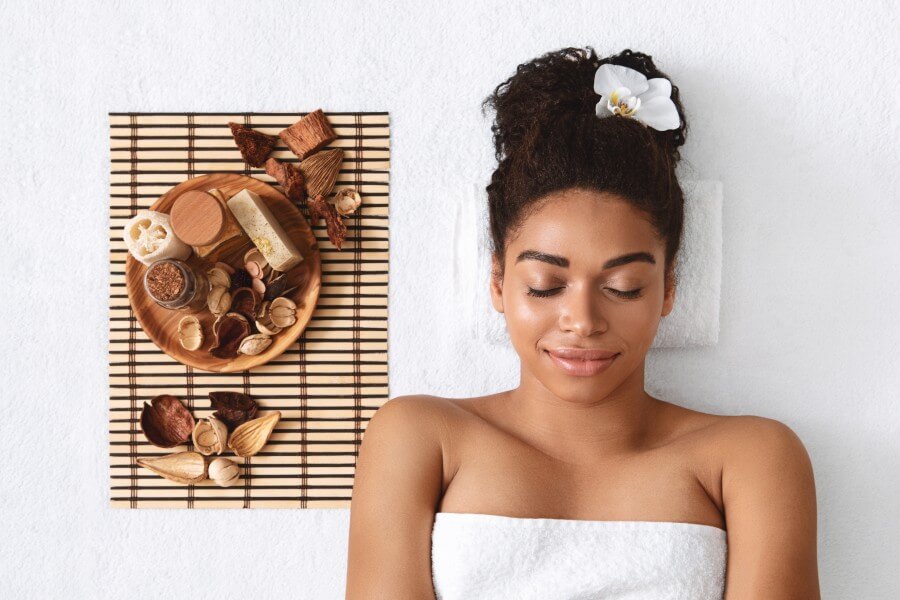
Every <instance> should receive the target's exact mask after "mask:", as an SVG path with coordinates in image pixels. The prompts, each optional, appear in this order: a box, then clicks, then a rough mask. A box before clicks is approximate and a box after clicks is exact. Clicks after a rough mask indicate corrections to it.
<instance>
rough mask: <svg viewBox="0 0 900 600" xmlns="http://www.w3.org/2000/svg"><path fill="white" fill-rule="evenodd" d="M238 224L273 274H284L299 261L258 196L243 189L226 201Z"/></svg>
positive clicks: (286, 238)
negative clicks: (270, 266) (275, 272)
mask: <svg viewBox="0 0 900 600" xmlns="http://www.w3.org/2000/svg"><path fill="white" fill-rule="evenodd" d="M228 208H229V210H231V213H232V214H233V215H234V217H235V218H236V219H237V221H238V223H240V224H241V227H242V228H243V229H244V231H245V232H246V233H247V236H248V237H249V238H250V239H251V240H253V244H254V245H255V246H256V247H257V248H259V251H260V252H262V255H263V256H264V257H265V259H266V260H267V261H268V263H269V264H270V265H272V268H273V269H275V270H276V271H287V270H288V269H290V268H291V267H293V266H294V265H297V264H298V263H299V262H300V261H301V260H303V255H302V254H300V251H299V250H297V246H295V245H294V243H293V242H292V241H291V238H290V237H288V234H287V233H286V232H285V230H284V228H283V227H282V226H281V223H279V222H278V220H277V219H276V218H275V216H274V215H273V214H272V211H270V210H269V207H268V206H266V203H265V201H263V199H262V198H260V197H259V195H258V194H256V193H254V192H252V191H250V190H248V189H243V190H241V191H240V192H238V193H237V194H235V195H234V196H232V197H231V198H230V199H229V200H228Z"/></svg>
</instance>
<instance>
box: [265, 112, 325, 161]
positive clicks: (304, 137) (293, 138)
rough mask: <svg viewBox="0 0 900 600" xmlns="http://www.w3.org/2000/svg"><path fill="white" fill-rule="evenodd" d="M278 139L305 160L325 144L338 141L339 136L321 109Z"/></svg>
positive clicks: (291, 127) (286, 130)
mask: <svg viewBox="0 0 900 600" xmlns="http://www.w3.org/2000/svg"><path fill="white" fill-rule="evenodd" d="M278 137H280V138H281V139H282V140H284V143H285V144H287V146H288V148H290V149H291V151H292V152H293V153H294V154H296V155H297V156H298V157H300V159H301V160H303V159H304V158H306V157H307V156H309V155H310V154H312V153H313V152H315V151H316V150H318V149H319V148H321V147H322V146H324V145H325V144H328V143H329V142H332V141H334V140H336V139H337V134H336V133H335V132H334V129H332V128H331V124H330V123H329V122H328V118H327V117H326V116H325V113H324V112H322V109H321V108H320V109H317V110H314V111H313V112H311V113H309V114H308V115H306V116H305V117H303V118H302V119H300V120H299V121H297V122H296V123H294V124H293V125H291V126H290V127H288V128H287V129H283V130H282V131H281V132H279V134H278Z"/></svg>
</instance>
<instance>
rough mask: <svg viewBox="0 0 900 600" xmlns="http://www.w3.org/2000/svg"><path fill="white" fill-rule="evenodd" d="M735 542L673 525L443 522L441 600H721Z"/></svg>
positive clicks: (455, 517) (450, 518) (465, 516)
mask: <svg viewBox="0 0 900 600" xmlns="http://www.w3.org/2000/svg"><path fill="white" fill-rule="evenodd" d="M726 559H727V541H726V533H725V531H724V530H722V529H719V528H718V527H713V526H711V525H699V524H693V523H675V522H670V521H579V520H573V519H529V518H519V517H504V516H499V515H484V514H473V513H443V512H439V513H437V514H436V515H435V521H434V528H433V530H432V550H431V568H432V580H433V583H434V589H435V593H436V596H437V600H482V599H483V600H531V599H535V600H538V599H539V600H592V599H595V598H596V599H600V598H602V599H604V600H638V599H640V600H650V599H652V600H712V599H715V600H721V599H722V596H723V594H724V586H725V568H726Z"/></svg>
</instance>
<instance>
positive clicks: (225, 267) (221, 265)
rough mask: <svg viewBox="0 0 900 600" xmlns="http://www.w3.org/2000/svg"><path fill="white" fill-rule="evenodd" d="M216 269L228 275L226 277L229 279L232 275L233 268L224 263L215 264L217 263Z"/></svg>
mask: <svg viewBox="0 0 900 600" xmlns="http://www.w3.org/2000/svg"><path fill="white" fill-rule="evenodd" d="M216 268H217V269H222V270H223V271H225V272H226V273H228V276H229V277H231V276H232V275H234V267H232V266H231V265H229V264H228V263H226V262H217V263H216Z"/></svg>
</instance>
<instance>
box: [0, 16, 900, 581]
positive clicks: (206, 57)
mask: <svg viewBox="0 0 900 600" xmlns="http://www.w3.org/2000/svg"><path fill="white" fill-rule="evenodd" d="M379 4H381V3H374V2H372V3H368V4H367V5H363V4H362V3H344V2H316V3H312V2H307V3H302V5H301V3H300V2H284V3H275V2H223V1H219V2H215V3H213V2H208V3H207V2H190V3H188V2H173V1H166V2H154V3H150V2H147V3H125V2H109V3H103V4H101V3H96V2H86V1H83V2H79V3H75V2H69V3H64V4H60V5H58V6H56V5H51V4H50V3H41V5H39V4H38V3H37V2H12V1H5V0H3V1H2V2H0V6H2V9H0V15H2V18H0V53H2V61H0V89H2V91H0V111H2V112H0V147H2V149H3V152H2V156H3V160H2V161H0V172H2V182H3V191H2V195H0V198H2V200H0V202H2V213H0V215H2V216H0V234H2V237H0V239H3V240H5V244H3V251H2V254H3V265H4V270H3V274H4V278H3V283H4V284H5V286H4V287H5V289H6V293H3V294H0V308H2V310H0V315H2V317H0V322H2V323H3V325H2V336H0V345H2V352H3V354H2V357H3V360H2V361H0V365H2V366H0V369H2V371H0V373H2V382H3V386H2V389H0V398H2V400H0V402H2V405H0V406H2V410H0V448H2V454H0V596H3V597H5V598H26V597H34V598H52V597H73V598H119V597H126V596H127V597H130V598H158V597H171V598H198V597H208V598H229V597H239V596H241V597H249V598H252V597H260V596H261V595H262V592H263V591H264V592H265V595H267V596H269V597H273V598H274V597H294V598H297V597H300V598H315V599H320V598H321V599H326V598H342V597H343V583H344V574H345V571H344V569H345V558H346V557H345V553H346V535H347V525H348V521H347V517H348V513H347V511H345V510H332V511H315V510H308V511H299V510H298V511H290V510H277V511H264V510H254V511H237V510H236V511H193V512H188V511H186V510H183V511H177V510H176V511H152V510H140V511H129V510H113V509H110V508H109V507H108V501H107V497H108V489H107V487H108V479H107V476H108V471H107V434H106V431H107V422H106V419H107V412H106V411H107V388H106V384H107V381H106V355H105V351H106V337H107V329H106V328H107V321H106V294H107V290H106V277H107V276H106V273H107V246H106V243H105V239H106V233H107V229H106V228H107V208H106V207H107V201H108V199H107V177H108V166H109V165H108V162H107V160H108V154H107V147H108V140H107V135H108V132H107V117H106V114H107V112H108V111H129V110H134V111H223V110H239V111H243V110H255V111H281V110H310V109H313V108H316V107H319V106H323V107H325V108H326V110H334V111H340V110H389V111H390V112H391V119H392V134H393V140H392V163H393V168H392V173H391V183H392V186H391V187H392V190H391V191H392V198H391V202H392V207H391V248H392V257H391V284H390V287H391V290H390V295H391V303H390V320H391V326H390V340H389V343H390V371H391V382H392V385H391V395H392V396H396V395H401V394H408V393H414V392H426V393H432V394H438V395H449V396H463V395H469V394H478V393H484V392H488V391H492V390H498V389H501V388H504V387H505V386H511V385H514V384H515V383H516V375H517V368H516V357H515V355H514V354H513V353H512V351H511V350H510V351H507V352H505V353H504V352H501V355H500V356H498V355H497V353H498V351H497V350H496V349H495V348H493V347H490V346H487V345H483V344H482V343H481V342H476V341H474V340H472V339H469V338H468V337H467V334H468V332H469V331H470V328H469V327H465V326H461V325H460V323H459V322H458V320H457V317H458V315H459V314H460V311H461V307H462V306H464V305H465V302H466V299H465V298H460V297H457V296H455V295H454V292H453V290H454V289H455V288H454V281H453V279H452V274H453V265H452V257H453V255H454V254H453V252H454V244H453V239H452V236H453V231H454V222H453V215H455V214H456V208H457V207H456V205H455V203H458V202H463V201H470V200H471V189H472V184H473V182H475V183H477V182H483V183H485V184H486V183H487V180H488V177H489V174H490V171H491V169H492V166H493V165H492V156H491V152H492V148H491V146H490V145H489V142H490V133H489V130H488V126H489V123H488V122H487V121H486V120H485V119H484V118H483V117H482V116H481V114H480V112H479V102H480V101H481V100H482V99H483V98H484V97H485V96H486V95H487V94H488V93H489V92H490V91H491V89H492V88H493V86H495V85H496V84H497V83H499V82H500V81H502V80H503V79H505V78H506V77H507V76H508V75H510V74H511V73H512V72H513V70H514V68H515V66H516V65H517V64H519V63H521V62H524V61H526V60H528V59H531V58H533V57H535V56H537V55H538V54H541V53H543V52H546V51H549V50H552V49H556V48H559V47H562V46H566V45H587V44H590V45H594V46H595V47H596V48H597V49H598V50H599V51H601V52H611V51H617V50H620V49H622V48H625V47H631V48H632V49H635V50H641V51H644V52H647V53H649V54H652V55H653V56H654V57H655V58H656V59H657V60H658V63H659V65H660V67H661V68H662V69H663V70H665V71H667V72H668V73H669V74H670V75H671V77H672V78H673V80H674V82H675V83H676V85H678V86H679V87H680V88H681V92H682V99H683V101H684V104H685V106H686V107H687V111H688V113H689V118H690V127H691V130H690V138H689V141H688V144H687V147H686V149H685V151H684V155H685V156H686V162H685V165H684V171H683V173H684V176H686V177H695V178H700V179H718V180H720V181H722V182H723V189H724V194H725V202H724V212H723V217H724V228H725V231H724V240H725V256H724V271H723V279H722V286H723V299H722V300H723V304H722V309H721V319H722V321H721V323H722V329H721V337H720V343H719V345H717V346H715V347H707V348H703V349H690V350H682V351H673V350H658V351H656V350H655V351H652V354H651V356H650V357H649V362H648V380H649V381H648V385H649V387H650V389H651V392H652V393H655V394H659V395H661V396H662V397H664V398H667V399H669V400H671V401H675V402H679V403H682V404H684V405H686V406H690V407H693V408H697V409H700V410H706V411H711V412H716V413H723V414H746V413H750V414H757V415H764V416H767V417H772V418H775V419H779V420H782V421H784V422H785V423H787V424H789V425H790V426H791V427H793V428H794V430H795V431H797V433H798V434H799V435H800V437H801V438H802V439H803V441H804V442H805V444H806V446H807V448H808V450H809V452H810V454H811V456H812V459H813V463H814V466H815V474H816V481H817V488H818V500H819V530H820V541H819V551H820V571H821V578H822V589H823V592H824V597H826V598H841V599H843V598H846V599H856V598H867V599H870V598H896V597H900V580H898V578H897V572H896V565H897V564H898V562H897V561H898V558H900V556H898V539H900V516H898V512H897V506H898V498H900V482H898V479H900V477H898V475H900V474H898V471H900V462H898V458H900V441H898V440H900V408H898V400H897V390H898V388H900V369H898V368H897V367H898V358H897V354H898V350H900V348H898V341H897V340H898V335H897V334H898V333H900V331H898V329H900V328H898V326H897V308H896V307H897V306H898V304H900V281H898V276H897V274H898V272H900V237H898V226H900V214H898V197H897V189H898V185H897V172H898V164H897V156H898V139H897V136H898V118H897V110H896V99H897V97H898V89H897V83H896V65H897V58H898V56H897V55H898V44H897V37H896V35H895V34H896V31H897V11H896V7H895V6H894V7H893V8H889V4H890V3H888V2H868V3H865V2H864V3H856V4H852V5H851V4H848V3H845V2H838V1H835V0H831V1H822V0H820V1H818V2H813V1H811V0H806V1H802V2H794V3H784V2H761V1H756V2H753V3H747V4H746V6H739V5H735V4H734V3H728V5H726V4H725V3H713V2H709V3H703V2H682V3H678V2H672V1H671V0H662V1H657V0H647V1H645V2H639V3H622V2H611V1H607V2H590V1H583V2H577V3H576V2H573V3H570V4H569V5H568V7H567V8H562V7H557V6H556V5H557V3H551V2H538V1H532V2H520V3H515V4H511V3H510V2H508V1H506V2H502V1H499V2H486V1H484V0H482V1H481V2H477V3H476V2H471V3H467V4H466V5H464V4H463V3H462V2H454V3H449V2H448V3H441V4H442V6H434V7H432V8H430V9H428V10H423V9H422V8H421V7H420V5H421V4H422V3H421V2H403V3H401V2H393V3H390V4H391V7H390V9H388V8H387V6H386V5H387V3H384V4H385V7H379V6H377V5H379ZM891 31H893V32H894V35H891V34H890V32H891ZM448 298H449V299H452V301H448V300H447V299H448ZM434 339H443V340H446V343H444V344H442V345H439V346H437V347H436V346H435V344H433V343H431V341H432V340H434ZM423 348H428V349H429V351H430V352H437V353H438V354H426V353H423V352H422V349H423ZM463 353H465V354H466V355H468V356H470V357H474V360H473V361H472V363H471V364H470V365H469V366H468V367H467V368H466V369H465V370H464V371H463V370H461V369H460V368H459V362H456V361H457V357H459V356H461V355H463ZM488 356H489V357H490V359H489V360H481V359H480V358H481V357H485V358H486V357H488Z"/></svg>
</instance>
